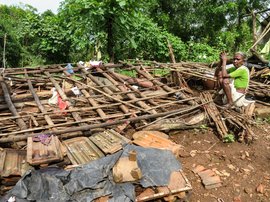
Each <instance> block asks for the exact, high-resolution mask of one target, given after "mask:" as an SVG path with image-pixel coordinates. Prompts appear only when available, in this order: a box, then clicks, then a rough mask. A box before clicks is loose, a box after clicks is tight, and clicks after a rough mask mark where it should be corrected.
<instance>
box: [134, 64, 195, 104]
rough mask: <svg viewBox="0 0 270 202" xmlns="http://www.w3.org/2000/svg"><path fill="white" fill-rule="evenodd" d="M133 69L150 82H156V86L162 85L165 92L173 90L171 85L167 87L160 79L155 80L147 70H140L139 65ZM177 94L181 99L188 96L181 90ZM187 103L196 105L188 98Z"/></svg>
mask: <svg viewBox="0 0 270 202" xmlns="http://www.w3.org/2000/svg"><path fill="white" fill-rule="evenodd" d="M135 70H136V71H137V72H138V74H140V75H142V76H144V77H145V78H147V79H149V80H150V81H152V82H153V83H154V84H156V85H157V86H159V87H162V88H163V89H164V90H166V91H167V92H173V90H174V89H173V88H171V87H169V86H167V85H165V84H163V83H161V82H160V81H157V80H155V79H154V78H153V77H152V76H151V75H150V74H149V73H148V72H146V71H142V70H140V68H139V67H135ZM178 96H179V98H181V99H187V98H188V97H187V96H186V95H185V94H184V93H182V92H179V93H178ZM187 103H188V104H190V105H196V103H195V102H194V101H193V100H189V101H188V102H187Z"/></svg>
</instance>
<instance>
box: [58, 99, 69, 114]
mask: <svg viewBox="0 0 270 202" xmlns="http://www.w3.org/2000/svg"><path fill="white" fill-rule="evenodd" d="M57 96H58V107H59V109H60V110H61V111H63V110H65V109H66V108H67V106H68V105H67V102H66V101H63V100H62V98H61V97H60V95H59V94H58V95H57ZM65 114H66V113H65Z"/></svg>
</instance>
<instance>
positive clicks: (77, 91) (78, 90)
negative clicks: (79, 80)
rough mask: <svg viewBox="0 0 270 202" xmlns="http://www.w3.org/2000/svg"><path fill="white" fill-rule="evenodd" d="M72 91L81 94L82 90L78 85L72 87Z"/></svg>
mask: <svg viewBox="0 0 270 202" xmlns="http://www.w3.org/2000/svg"><path fill="white" fill-rule="evenodd" d="M71 91H72V92H73V93H74V95H81V91H80V89H79V88H78V87H77V86H75V87H73V88H71Z"/></svg>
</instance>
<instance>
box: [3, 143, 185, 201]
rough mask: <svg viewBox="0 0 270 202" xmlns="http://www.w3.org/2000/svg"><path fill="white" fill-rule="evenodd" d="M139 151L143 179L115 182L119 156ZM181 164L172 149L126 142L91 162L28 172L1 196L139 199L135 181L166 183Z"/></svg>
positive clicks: (138, 156)
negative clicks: (114, 174) (113, 171)
mask: <svg viewBox="0 0 270 202" xmlns="http://www.w3.org/2000/svg"><path fill="white" fill-rule="evenodd" d="M132 150H135V151H136V152H137V161H138V165H139V167H140V169H141V171H142V174H143V176H142V179H141V180H139V181H137V182H133V183H134V184H133V183H132V182H126V183H114V181H113V176H112V168H113V166H114V165H115V163H116V162H117V161H118V159H119V158H121V157H124V156H128V153H129V151H132ZM179 169H181V164H180V163H179V161H178V160H177V159H176V158H175V156H174V155H173V153H172V152H171V151H169V150H159V149H147V148H142V147H138V146H134V145H126V146H125V147H124V148H123V150H121V151H119V152H117V153H115V154H112V155H108V156H106V157H103V158H101V159H98V160H96V161H92V162H90V163H89V164H86V165H83V166H82V167H79V168H76V169H74V170H72V171H65V170H62V169H58V168H53V167H52V168H50V167H48V168H46V169H43V170H32V171H29V172H27V173H26V174H25V175H24V176H23V177H22V178H21V179H20V181H19V182H18V183H17V184H16V186H15V187H14V188H13V189H12V190H11V191H9V192H8V194H7V195H6V196H5V197H3V198H2V199H1V201H6V200H7V199H8V198H9V197H10V196H15V197H16V201H17V202H20V201H38V202H46V201H58V202H62V201H77V202H88V201H93V200H94V199H96V198H99V197H101V196H106V195H108V196H110V199H109V201H115V202H116V201H117V202H128V201H135V184H140V185H141V186H143V187H153V186H166V185H168V181H169V178H170V174H171V173H172V172H173V171H178V170H179Z"/></svg>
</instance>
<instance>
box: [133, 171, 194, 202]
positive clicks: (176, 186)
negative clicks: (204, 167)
mask: <svg viewBox="0 0 270 202" xmlns="http://www.w3.org/2000/svg"><path fill="white" fill-rule="evenodd" d="M191 193H192V187H191V184H190V182H189V181H188V179H187V177H186V176H185V175H184V173H183V171H182V170H179V171H175V172H172V173H171V176H170V179H169V184H168V186H163V187H157V188H155V189H153V188H147V189H145V190H144V191H143V192H142V193H141V194H140V195H138V196H136V201H137V202H143V201H155V200H157V199H161V198H163V199H164V200H165V201H175V200H177V199H180V200H181V201H182V200H183V201H188V200H189V197H190V195H191Z"/></svg>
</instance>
